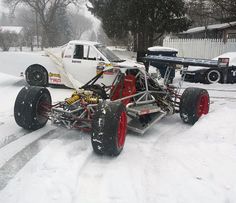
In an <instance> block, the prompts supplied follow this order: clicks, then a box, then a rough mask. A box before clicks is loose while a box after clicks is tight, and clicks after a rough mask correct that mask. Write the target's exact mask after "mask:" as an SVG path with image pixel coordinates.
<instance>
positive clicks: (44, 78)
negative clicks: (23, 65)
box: [25, 64, 48, 87]
mask: <svg viewBox="0 0 236 203" xmlns="http://www.w3.org/2000/svg"><path fill="white" fill-rule="evenodd" d="M25 77H26V81H27V83H28V84H29V85H31V86H41V87H46V86H47V85H48V73H47V70H46V69H45V68H44V67H43V66H41V65H39V64H34V65H31V66H29V67H28V68H27V70H26V71H25Z"/></svg>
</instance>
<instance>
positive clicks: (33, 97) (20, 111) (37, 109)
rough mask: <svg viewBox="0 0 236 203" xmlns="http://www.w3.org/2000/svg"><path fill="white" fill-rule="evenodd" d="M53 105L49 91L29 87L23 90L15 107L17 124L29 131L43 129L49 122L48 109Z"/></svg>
mask: <svg viewBox="0 0 236 203" xmlns="http://www.w3.org/2000/svg"><path fill="white" fill-rule="evenodd" d="M50 105H51V95H50V93H49V91H48V89H46V88H43V87H35V86H29V87H24V88H22V89H21V91H20V92H19V94H18V95H17V98H16V101H15V107H14V117H15V121H16V123H17V124H18V125H19V126H21V127H22V128H24V129H27V130H37V129H39V128H42V127H43V126H44V125H45V124H46V123H47V121H48V117H47V115H46V113H47V109H48V108H49V107H50Z"/></svg>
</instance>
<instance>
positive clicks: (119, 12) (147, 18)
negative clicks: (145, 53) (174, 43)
mask: <svg viewBox="0 0 236 203" xmlns="http://www.w3.org/2000/svg"><path fill="white" fill-rule="evenodd" d="M90 2H91V3H92V5H93V8H90V10H91V11H92V12H93V13H94V14H95V15H96V16H98V17H99V18H101V21H102V23H103V27H104V30H105V32H106V33H107V35H108V36H109V37H115V38H121V37H125V36H127V34H128V32H129V31H130V32H131V33H132V35H133V36H134V41H135V42H134V45H137V46H136V48H137V49H138V50H146V48H147V47H148V46H152V45H153V43H154V42H155V41H156V40H157V39H159V38H160V37H161V36H162V35H163V34H165V33H167V32H179V31H183V30H186V29H187V28H188V26H189V25H190V21H189V20H188V19H187V18H186V17H185V11H186V10H185V2H184V1H183V0H158V1H157V0H129V1H123V0H90Z"/></svg>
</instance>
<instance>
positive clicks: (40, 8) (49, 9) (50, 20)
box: [4, 0, 85, 47]
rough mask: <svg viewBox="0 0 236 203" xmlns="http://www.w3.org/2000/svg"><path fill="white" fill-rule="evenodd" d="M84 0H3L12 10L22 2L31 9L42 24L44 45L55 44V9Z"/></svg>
mask: <svg viewBox="0 0 236 203" xmlns="http://www.w3.org/2000/svg"><path fill="white" fill-rule="evenodd" d="M84 1H85V0H4V2H5V3H6V4H8V5H9V7H10V8H11V9H12V12H14V10H15V8H16V6H17V5H18V4H24V5H26V6H28V7H30V8H31V9H33V10H34V11H35V13H36V15H37V16H38V18H39V22H40V24H41V26H42V44H43V46H44V47H48V46H56V40H55V39H56V25H55V18H56V15H57V11H58V10H59V9H61V8H67V7H68V6H69V5H70V4H72V3H74V4H77V5H79V4H80V3H82V2H84Z"/></svg>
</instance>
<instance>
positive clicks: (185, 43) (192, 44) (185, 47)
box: [163, 39, 236, 59]
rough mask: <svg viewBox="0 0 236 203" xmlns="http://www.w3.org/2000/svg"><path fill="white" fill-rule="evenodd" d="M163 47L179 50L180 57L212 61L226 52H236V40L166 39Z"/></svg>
mask: <svg viewBox="0 0 236 203" xmlns="http://www.w3.org/2000/svg"><path fill="white" fill-rule="evenodd" d="M163 46H165V47H173V48H176V49H178V50H179V53H178V56H183V57H195V58H205V59H211V58H214V57H216V56H218V55H220V54H223V53H225V52H236V39H229V40H228V41H227V42H226V43H224V42H223V40H221V39H166V40H164V43H163Z"/></svg>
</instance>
